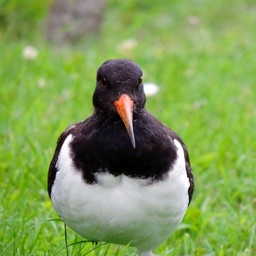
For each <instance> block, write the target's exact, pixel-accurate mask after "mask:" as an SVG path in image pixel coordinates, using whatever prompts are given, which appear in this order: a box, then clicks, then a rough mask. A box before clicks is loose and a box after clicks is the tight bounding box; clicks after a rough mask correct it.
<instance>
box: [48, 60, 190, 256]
mask: <svg viewBox="0 0 256 256" xmlns="http://www.w3.org/2000/svg"><path fill="white" fill-rule="evenodd" d="M145 101H146V97H145V93H144V90H143V83H142V71H141V69H140V67H139V66H138V65H137V64H136V63H134V62H133V61H131V60H128V59H112V60H108V61H106V62H104V63H103V64H102V66H101V67H100V68H99V69H98V72H97V83H96V88H95V92H94V94H93V105H94V113H93V114H92V115H91V116H90V117H89V118H87V119H86V120H85V121H82V122H79V123H76V124H72V125H70V126H69V127H68V128H67V129H66V130H65V131H64V132H63V133H62V134H61V136H60V137H59V140H58V143H57V148H56V151H55V154H54V156H53V159H52V161H51V164H50V168H49V173H48V191H49V196H50V198H51V201H52V204H53V207H54V209H55V210H56V212H57V213H58V214H59V215H60V217H61V218H62V219H63V220H64V221H65V223H66V224H67V225H68V226H69V227H70V228H71V229H73V230H74V231H75V232H77V233H78V234H80V235H81V236H82V237H84V238H86V239H88V240H90V241H105V242H109V243H115V244H121V245H128V244H129V245H130V246H134V247H137V249H138V253H139V255H140V256H150V255H153V254H152V250H153V249H154V248H156V247H157V246H159V245H160V244H161V243H163V242H164V241H165V240H166V239H167V238H168V237H169V236H170V235H171V234H172V233H173V231H174V230H175V229H176V228H177V226H178V225H179V224H180V222H181V221H182V219H183V217H184V215H185V213H186V210H187V207H188V205H189V203H190V200H191V198H192V194H193V190H194V181H193V175H192V170H191V167H190V162H189V156H188V152H187V149H186V146H185V145H184V143H183V141H182V140H181V138H180V137H179V136H178V135H177V134H176V133H175V132H173V131H172V130H170V129H169V128H168V127H167V126H165V125H164V124H162V123H161V122H159V121H158V120H157V119H156V118H155V117H153V116H152V115H151V114H149V113H148V112H147V111H146V110H145V108H144V106H145Z"/></svg>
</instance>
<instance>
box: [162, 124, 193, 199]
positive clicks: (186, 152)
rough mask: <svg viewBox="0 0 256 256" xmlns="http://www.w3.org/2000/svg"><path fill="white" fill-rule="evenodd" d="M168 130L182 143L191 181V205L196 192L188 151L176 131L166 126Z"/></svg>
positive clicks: (189, 189)
mask: <svg viewBox="0 0 256 256" xmlns="http://www.w3.org/2000/svg"><path fill="white" fill-rule="evenodd" d="M166 128H167V129H168V132H169V136H170V137H171V138H173V139H177V140H178V141H179V142H180V143H181V146H182V147H183V150H184V156H185V162H186V171H187V176H188V180H189V183H190V186H189V188H188V196H189V204H190V202H191V199H192V195H193V192H194V176H193V173H192V168H191V165H190V160H189V154H188V150H187V147H186V145H185V144H184V142H183V141H182V139H181V138H180V137H179V136H178V135H177V134H176V133H175V132H174V131H172V130H170V129H169V128H168V127H167V126H166Z"/></svg>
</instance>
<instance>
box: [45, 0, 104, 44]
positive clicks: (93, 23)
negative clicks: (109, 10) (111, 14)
mask: <svg viewBox="0 0 256 256" xmlns="http://www.w3.org/2000/svg"><path fill="white" fill-rule="evenodd" d="M104 10H105V0H54V1H53V3H52V5H51V8H50V13H49V18H48V24H47V30H46V38H47V40H49V41H50V42H53V43H57V44H65V43H72V42H77V41H79V40H81V39H84V38H86V37H87V36H88V35H93V34H98V32H99V30H100V25H101V22H102V18H103V14H104Z"/></svg>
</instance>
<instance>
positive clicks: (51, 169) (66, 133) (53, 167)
mask: <svg viewBox="0 0 256 256" xmlns="http://www.w3.org/2000/svg"><path fill="white" fill-rule="evenodd" d="M82 125H83V122H78V123H74V124H71V125H69V126H68V127H67V128H66V129H65V130H64V132H62V134H61V135H60V136H59V138H58V140H57V145H56V149H55V152H54V155H53V158H52V160H51V163H50V166H49V171H48V193H49V196H51V188H52V185H53V183H54V179H55V176H56V172H57V168H56V163H57V161H58V156H59V154H60V150H61V147H62V145H63V143H64V142H65V140H66V138H67V137H68V136H69V135H70V134H72V133H76V131H77V130H79V129H81V127H82Z"/></svg>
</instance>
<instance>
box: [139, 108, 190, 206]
mask: <svg viewBox="0 0 256 256" xmlns="http://www.w3.org/2000/svg"><path fill="white" fill-rule="evenodd" d="M144 115H146V116H147V118H146V119H148V120H149V123H151V124H154V126H158V127H159V129H158V131H159V132H160V133H162V134H165V135H167V136H168V137H169V138H171V140H173V141H174V140H177V141H178V142H179V143H180V145H181V146H182V149H183V151H184V158H185V166H186V172H187V176H188V179H189V183H190V187H189V189H188V194H189V202H190V201H191V199H192V195H193V192H194V176H193V172H192V167H191V164H190V158H189V153H188V149H187V146H186V144H185V143H184V142H183V140H182V139H181V137H180V136H179V135H178V134H177V133H176V132H174V131H173V130H172V129H171V128H169V127H168V126H167V125H165V124H163V123H162V122H160V121H159V120H158V119H157V118H155V117H154V116H153V115H151V114H150V113H148V112H145V113H144Z"/></svg>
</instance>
